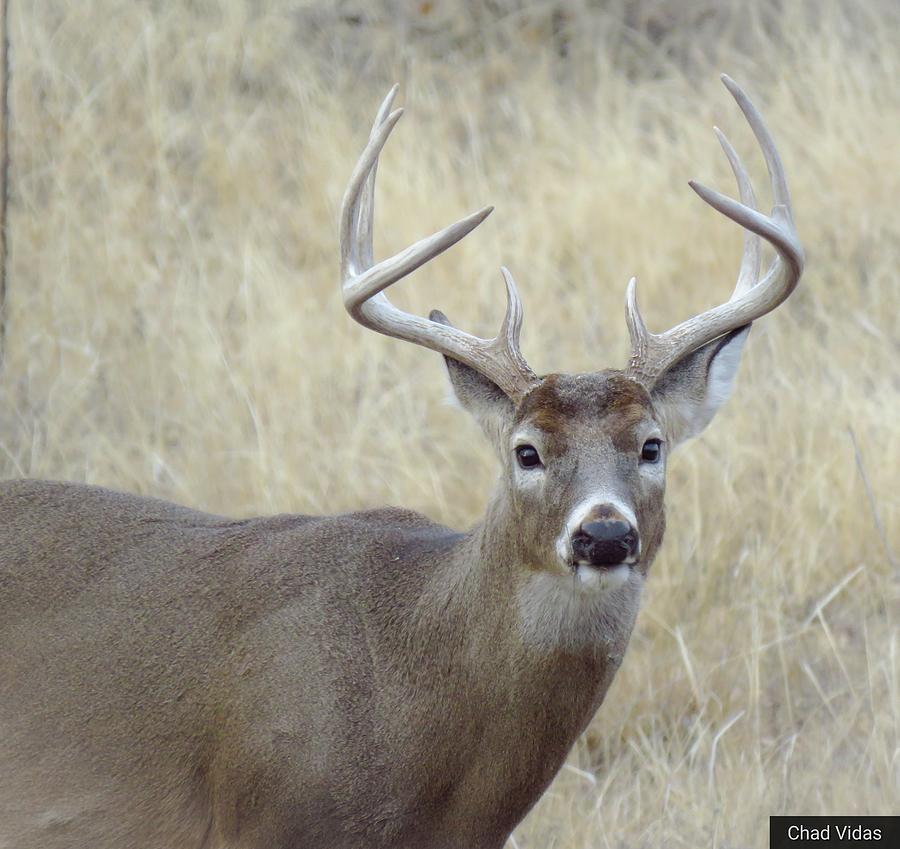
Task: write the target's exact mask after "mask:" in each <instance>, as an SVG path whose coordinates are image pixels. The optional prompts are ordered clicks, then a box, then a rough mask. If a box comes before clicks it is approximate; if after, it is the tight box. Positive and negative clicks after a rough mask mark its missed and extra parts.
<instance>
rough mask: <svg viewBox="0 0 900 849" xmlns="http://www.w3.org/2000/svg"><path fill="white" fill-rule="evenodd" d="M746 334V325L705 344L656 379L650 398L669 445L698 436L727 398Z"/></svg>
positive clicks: (748, 331)
mask: <svg viewBox="0 0 900 849" xmlns="http://www.w3.org/2000/svg"><path fill="white" fill-rule="evenodd" d="M749 333H750V325H749V324H748V325H746V326H745V327H741V328H738V329H737V330H733V331H731V333H728V334H726V335H725V336H723V337H721V338H720V339H716V340H714V341H712V342H708V343H707V344H706V345H703V346H702V347H701V348H698V349H697V350H696V351H694V352H693V353H691V354H689V355H688V356H687V357H685V358H684V359H683V360H680V361H679V362H677V363H676V364H675V365H673V366H671V367H670V368H669V369H668V370H667V371H666V372H665V373H664V374H663V375H662V376H661V377H660V378H659V379H658V380H657V382H656V385H655V386H654V387H653V391H652V392H651V396H652V398H653V403H654V405H655V406H656V408H657V409H658V410H659V411H660V412H661V413H662V414H663V416H664V418H665V422H666V438H667V440H668V442H669V444H670V445H671V446H673V447H674V446H675V445H677V444H678V443H680V442H684V441H685V440H686V439H690V438H691V437H692V436H696V435H697V434H698V433H700V432H701V431H702V430H703V429H704V428H705V427H706V426H707V425H708V424H709V423H710V422H711V421H712V418H713V416H714V415H715V414H716V411H717V410H718V409H719V407H721V406H722V404H724V403H725V401H726V400H727V399H728V396H729V395H730V394H731V389H732V386H733V385H734V378H735V375H736V374H737V369H738V364H739V363H740V360H741V351H742V350H743V348H744V343H745V342H746V341H747V336H748V334H749Z"/></svg>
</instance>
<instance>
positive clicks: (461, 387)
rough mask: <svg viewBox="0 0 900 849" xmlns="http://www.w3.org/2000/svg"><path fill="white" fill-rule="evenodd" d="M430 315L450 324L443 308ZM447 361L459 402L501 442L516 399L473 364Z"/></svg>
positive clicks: (510, 421)
mask: <svg viewBox="0 0 900 849" xmlns="http://www.w3.org/2000/svg"><path fill="white" fill-rule="evenodd" d="M429 318H430V319H431V320H432V321H436V322H438V324H446V325H450V321H449V320H448V319H447V316H445V315H444V314H443V313H442V312H440V310H432V311H431V314H430V315H429ZM444 364H445V365H446V366H447V374H448V375H449V377H450V385H451V386H452V387H453V395H454V396H455V397H456V400H457V401H458V402H459V405H460V406H461V407H462V408H463V409H464V410H467V411H468V412H469V413H470V414H471V415H472V416H473V417H474V419H475V421H477V422H478V424H479V425H481V429H482V430H483V431H484V432H485V433H486V434H487V436H488V438H489V439H490V440H491V442H492V443H494V444H495V445H498V446H499V445H500V443H501V440H502V437H503V434H504V433H505V432H506V431H507V429H508V428H509V426H510V425H511V424H512V421H513V417H514V416H515V405H514V404H513V402H512V401H511V400H510V399H509V397H508V396H507V395H506V393H505V392H504V391H503V390H502V389H501V388H500V387H499V386H497V384H496V383H494V382H493V381H492V380H490V379H488V378H487V377H485V376H484V375H483V374H480V373H479V372H477V371H475V369H473V368H472V367H471V366H467V365H465V364H463V363H461V362H459V361H458V360H454V359H453V358H452V357H447V356H445V357H444Z"/></svg>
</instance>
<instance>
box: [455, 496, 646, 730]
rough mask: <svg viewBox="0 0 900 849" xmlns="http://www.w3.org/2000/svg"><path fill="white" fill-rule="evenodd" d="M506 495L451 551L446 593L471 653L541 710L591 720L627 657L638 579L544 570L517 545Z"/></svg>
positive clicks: (496, 499) (497, 499)
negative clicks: (598, 581) (585, 579)
mask: <svg viewBox="0 0 900 849" xmlns="http://www.w3.org/2000/svg"><path fill="white" fill-rule="evenodd" d="M508 498H509V497H508V495H507V494H506V493H505V491H503V490H502V489H501V490H500V491H499V492H498V493H496V494H495V496H494V498H493V499H492V500H491V502H490V503H489V505H488V508H487V510H486V513H485V516H484V518H483V520H482V521H481V522H480V523H479V524H478V525H476V526H475V527H474V528H473V529H472V530H471V531H470V532H469V533H468V534H467V535H466V536H465V537H463V538H462V539H461V540H460V542H459V543H458V545H457V546H456V550H455V551H454V559H455V561H456V562H455V564H454V569H453V570H451V571H452V572H453V575H454V577H455V578H456V579H457V580H458V581H459V584H458V585H457V587H456V588H455V589H454V591H453V593H452V594H453V596H454V600H455V602H456V604H455V605H454V606H455V607H456V609H457V610H458V613H459V616H460V618H461V621H464V622H465V623H466V625H465V628H466V637H467V641H468V642H469V646H468V651H469V653H470V656H472V657H475V658H477V659H478V663H479V664H482V665H483V667H484V668H486V669H496V672H497V678H498V679H499V680H502V681H504V682H507V683H506V685H507V686H509V687H511V688H522V689H526V690H528V691H529V692H530V693H531V697H532V698H534V699H537V700H538V701H539V700H540V698H541V696H542V694H543V696H544V697H545V698H546V700H547V702H548V705H547V706H548V707H549V702H552V701H560V702H562V703H568V704H569V705H572V704H575V703H581V702H584V703H585V704H584V707H585V710H589V711H590V713H591V714H593V711H594V710H596V707H597V706H599V702H600V700H602V697H603V695H604V694H605V692H606V688H607V687H608V686H609V683H610V681H611V679H612V676H613V674H614V673H615V671H616V670H617V669H618V667H619V664H620V663H621V661H622V657H623V655H624V653H625V649H626V646H627V644H628V640H629V638H630V635H631V630H632V627H633V625H634V621H635V618H636V615H637V610H638V604H639V600H640V591H641V587H642V584H643V578H642V577H641V576H640V575H638V574H636V573H630V574H629V575H628V578H627V580H626V581H625V582H624V583H621V584H619V585H617V586H615V587H614V588H611V589H609V588H603V587H601V586H596V585H595V586H585V585H584V584H582V583H580V582H578V581H577V580H576V577H575V575H574V574H572V575H568V574H566V572H565V571H564V570H563V569H562V568H561V567H560V565H559V564H557V563H549V564H548V563H542V562H541V561H540V558H539V557H538V556H537V555H536V554H535V553H534V552H532V551H529V550H528V549H527V547H526V546H525V545H524V544H523V541H522V534H521V529H520V528H519V527H518V523H517V522H516V521H515V519H514V513H513V511H512V509H511V505H510V504H509V500H508ZM445 603H449V602H448V601H447V600H446V599H445ZM445 609H446V608H445ZM576 691H577V694H578V695H577V697H574V701H573V694H574V693H576ZM588 718H589V717H588ZM585 721H586V720H585Z"/></svg>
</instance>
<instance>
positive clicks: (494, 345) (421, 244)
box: [340, 85, 538, 402]
mask: <svg viewBox="0 0 900 849" xmlns="http://www.w3.org/2000/svg"><path fill="white" fill-rule="evenodd" d="M397 89H398V87H397V86H396V85H395V86H394V87H393V88H392V89H391V90H390V92H388V95H387V97H385V99H384V101H383V102H382V104H381V107H380V108H379V110H378V113H377V115H376V116H375V123H374V124H373V125H372V131H371V133H370V134H369V141H368V143H367V144H366V147H365V149H364V150H363V152H362V154H361V156H360V158H359V161H358V162H357V164H356V168H355V169H354V170H353V173H352V175H351V177H350V182H349V183H348V185H347V190H346V192H345V193H344V200H343V204H342V206H341V217H340V256H341V292H342V294H343V298H344V306H345V307H346V309H347V311H348V312H349V313H350V315H351V316H352V317H353V318H354V319H355V320H356V321H358V322H359V323H360V324H362V325H363V326H365V327H368V328H370V329H371V330H375V331H377V332H379V333H383V334H385V335H386V336H392V337H394V338H396V339H403V340H405V341H407V342H413V343H414V344H416V345H421V346H422V347H425V348H430V349H432V350H434V351H438V352H440V353H442V354H444V355H445V356H448V357H452V358H453V359H455V360H458V361H459V362H462V363H464V364H465V365H468V366H470V367H471V368H473V369H475V370H476V371H478V372H479V373H481V374H483V375H484V376H485V377H487V378H489V379H490V380H492V381H493V382H494V383H496V384H497V386H499V387H500V389H502V390H503V391H504V392H505V393H506V394H507V395H508V396H509V397H510V398H511V399H513V400H514V401H516V402H518V401H519V400H521V398H523V397H524V396H525V394H526V393H527V392H528V391H529V390H530V389H531V388H532V387H533V386H535V385H536V383H537V382H538V378H537V376H536V375H535V374H534V372H533V371H532V370H531V368H530V367H529V366H528V363H527V362H526V361H525V358H524V357H523V356H522V352H521V351H520V350H519V331H520V328H521V325H522V304H521V300H520V299H519V295H518V291H517V290H516V285H515V281H514V280H513V278H512V275H511V274H510V273H509V271H508V270H507V269H505V268H504V269H502V271H503V277H504V280H505V282H506V292H507V307H506V315H505V317H504V319H503V324H502V325H501V329H500V333H499V334H498V335H497V336H496V337H495V338H494V339H481V338H479V337H477V336H472V335H470V334H468V333H464V332H463V331H461V330H457V329H456V328H455V327H453V326H451V325H449V324H443V323H441V322H438V321H432V320H431V319H427V318H422V317H421V316H417V315H412V314H410V313H407V312H404V311H402V310H400V309H398V308H397V307H395V306H394V305H393V304H392V303H391V302H390V301H389V300H388V298H387V296H386V295H385V293H384V290H385V289H387V288H388V287H389V286H392V285H393V284H394V283H396V282H397V281H398V280H400V279H402V278H403V277H406V276H407V275H408V274H411V273H412V272H413V271H415V270H416V269H417V268H419V267H420V266H421V265H424V264H425V263H427V262H429V261H430V260H432V259H434V257H436V256H438V255H439V254H441V253H443V252H444V251H445V250H447V248H449V247H451V246H452V245H455V244H456V243H457V242H458V241H460V239H463V238H464V237H465V236H467V235H468V234H469V233H470V232H471V231H472V230H474V229H475V228H476V227H477V226H478V225H479V224H481V222H482V221H484V219H485V218H487V216H488V215H490V213H491V211H492V210H493V207H490V206H488V207H485V208H484V209H481V210H479V211H478V212H474V213H472V214H471V215H469V216H467V217H466V218H463V219H461V220H459V221H457V222H455V223H454V224H451V225H449V226H448V227H445V228H444V229H443V230H440V231H438V232H437V233H434V234H432V235H431V236H427V237H425V238H424V239H420V240H419V241H418V242H416V243H415V244H413V245H411V246H410V247H408V248H406V249H405V250H403V251H401V252H400V253H398V254H395V255H394V256H392V257H389V258H388V259H385V260H382V261H381V262H378V263H376V262H375V261H374V256H373V249H372V227H373V220H374V215H375V174H376V171H377V169H378V157H379V156H380V154H381V151H382V149H383V148H384V145H385V144H386V142H387V140H388V137H389V136H390V134H391V131H392V130H393V129H394V127H395V126H396V124H397V121H399V120H400V117H401V115H402V114H403V110H402V109H397V110H395V111H394V112H391V111H390V109H391V106H392V105H393V102H394V98H395V96H396V94H397Z"/></svg>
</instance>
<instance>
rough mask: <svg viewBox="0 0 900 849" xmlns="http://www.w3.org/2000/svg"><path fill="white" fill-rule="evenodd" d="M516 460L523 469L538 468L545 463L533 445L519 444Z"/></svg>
mask: <svg viewBox="0 0 900 849" xmlns="http://www.w3.org/2000/svg"><path fill="white" fill-rule="evenodd" d="M516 460H518V461H519V466H520V467H521V468H523V469H536V468H538V467H539V466H542V465H543V463H541V455H540V454H538V452H537V448H535V447H534V446H533V445H519V446H518V447H517V448H516Z"/></svg>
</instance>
